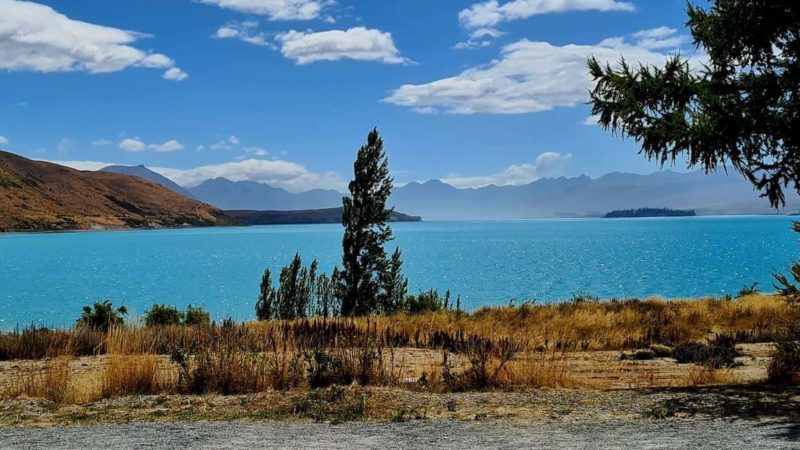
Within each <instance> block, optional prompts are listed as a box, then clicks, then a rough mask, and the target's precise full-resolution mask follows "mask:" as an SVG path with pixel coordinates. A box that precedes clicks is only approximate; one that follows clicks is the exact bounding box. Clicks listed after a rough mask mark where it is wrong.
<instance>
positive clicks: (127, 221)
mask: <svg viewBox="0 0 800 450" xmlns="http://www.w3.org/2000/svg"><path fill="white" fill-rule="evenodd" d="M230 223H231V222H230V220H229V219H228V218H227V217H226V216H225V215H224V214H223V213H222V211H221V210H219V209H217V208H215V207H213V206H210V205H207V204H205V203H201V202H198V201H196V200H193V199H190V198H188V197H184V196H182V195H180V194H177V193H175V192H173V191H171V190H169V189H167V188H165V187H163V186H161V185H159V184H156V183H152V182H149V181H146V180H144V179H142V178H138V177H133V176H129V175H122V174H117V173H107V172H84V171H79V170H75V169H70V168H68V167H64V166H59V165H57V164H51V163H46V162H41V161H32V160H29V159H26V158H23V157H21V156H18V155H15V154H12V153H7V152H3V151H0V231H14V230H81V229H90V228H142V227H178V226H186V225H191V226H212V225H227V224H230Z"/></svg>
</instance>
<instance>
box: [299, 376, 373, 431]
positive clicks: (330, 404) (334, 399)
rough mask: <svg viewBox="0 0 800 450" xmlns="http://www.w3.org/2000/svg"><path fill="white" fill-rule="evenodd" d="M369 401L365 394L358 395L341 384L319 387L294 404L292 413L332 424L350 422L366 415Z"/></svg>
mask: <svg viewBox="0 0 800 450" xmlns="http://www.w3.org/2000/svg"><path fill="white" fill-rule="evenodd" d="M366 410H367V401H366V398H365V397H364V396H363V395H356V394H354V393H353V392H352V391H351V390H349V389H347V388H344V387H341V386H335V385H334V386H331V387H330V388H328V389H317V390H314V391H311V392H309V393H308V394H306V395H305V396H304V397H301V398H299V399H296V400H295V401H294V402H293V404H292V414H293V415H294V416H299V417H303V418H310V419H313V420H314V421H316V422H330V423H332V424H337V423H343V422H350V421H354V420H359V419H361V418H362V417H364V414H365V413H366Z"/></svg>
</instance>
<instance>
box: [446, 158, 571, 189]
mask: <svg viewBox="0 0 800 450" xmlns="http://www.w3.org/2000/svg"><path fill="white" fill-rule="evenodd" d="M571 158H572V154H571V153H568V154H566V155H562V154H561V153H557V152H545V153H542V154H540V155H539V156H538V157H536V161H534V162H533V163H525V164H514V165H511V166H509V167H507V168H506V169H505V170H503V171H501V172H497V173H494V174H491V175H478V176H458V175H455V174H453V175H449V176H447V177H445V178H442V181H443V182H445V183H447V184H450V185H452V186H455V187H457V188H477V187H483V186H488V185H490V184H494V185H496V186H509V185H511V186H520V185H523V184H528V183H530V182H533V181H536V180H538V179H539V178H541V177H543V176H547V175H552V174H553V172H555V171H556V170H557V169H558V166H559V165H560V164H561V163H563V162H564V161H567V160H569V159H571Z"/></svg>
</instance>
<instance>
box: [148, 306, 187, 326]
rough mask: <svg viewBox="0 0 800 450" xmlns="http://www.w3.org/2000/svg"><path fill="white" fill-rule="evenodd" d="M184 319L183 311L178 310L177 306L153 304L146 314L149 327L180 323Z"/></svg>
mask: <svg viewBox="0 0 800 450" xmlns="http://www.w3.org/2000/svg"><path fill="white" fill-rule="evenodd" d="M182 321H183V313H182V312H180V311H178V308H176V307H175V306H167V305H159V304H158V303H156V304H155V305H153V306H152V307H151V308H150V309H149V310H147V312H145V315H144V323H145V325H146V326H148V327H164V326H169V325H180V324H181V322H182Z"/></svg>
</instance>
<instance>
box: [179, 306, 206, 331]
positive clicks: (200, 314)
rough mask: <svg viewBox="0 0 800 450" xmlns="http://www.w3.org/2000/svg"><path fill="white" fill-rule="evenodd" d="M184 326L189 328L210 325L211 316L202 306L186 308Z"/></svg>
mask: <svg viewBox="0 0 800 450" xmlns="http://www.w3.org/2000/svg"><path fill="white" fill-rule="evenodd" d="M183 324H184V325H188V326H198V325H209V324H211V315H210V314H209V313H208V312H207V311H206V310H205V309H203V307H202V306H192V305H188V306H186V314H185V315H184V319H183Z"/></svg>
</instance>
